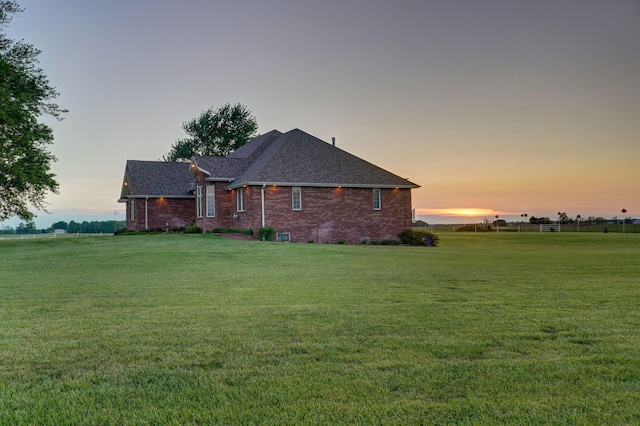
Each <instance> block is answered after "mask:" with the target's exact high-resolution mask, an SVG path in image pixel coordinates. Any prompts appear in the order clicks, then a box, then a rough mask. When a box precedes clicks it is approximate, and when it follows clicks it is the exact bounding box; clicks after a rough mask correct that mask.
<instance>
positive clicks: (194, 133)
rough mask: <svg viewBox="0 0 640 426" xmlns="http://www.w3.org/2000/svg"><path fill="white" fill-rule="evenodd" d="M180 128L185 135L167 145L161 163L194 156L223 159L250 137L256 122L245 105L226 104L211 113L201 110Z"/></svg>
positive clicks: (255, 127)
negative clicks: (198, 114) (167, 148)
mask: <svg viewBox="0 0 640 426" xmlns="http://www.w3.org/2000/svg"><path fill="white" fill-rule="evenodd" d="M182 128H183V129H184V131H185V132H186V133H187V135H189V136H188V137H187V138H184V139H178V140H177V141H176V142H175V143H174V144H173V145H171V151H169V153H167V154H166V155H165V156H164V157H163V159H164V161H180V160H190V159H191V157H193V156H194V155H208V156H214V157H223V156H225V155H227V154H230V153H231V152H233V151H235V150H236V149H238V148H239V147H241V146H242V145H244V144H245V143H247V142H248V141H249V140H250V139H251V138H253V137H254V136H255V135H256V131H257V130H258V122H257V121H256V118H255V117H254V116H253V114H252V113H251V111H249V109H248V108H247V107H246V106H244V105H241V104H235V105H231V104H228V103H227V104H225V105H223V106H222V107H221V108H219V109H217V110H215V111H214V110H213V108H210V109H208V110H206V111H203V112H202V114H200V116H199V117H197V118H194V119H193V120H189V121H186V122H184V123H182Z"/></svg>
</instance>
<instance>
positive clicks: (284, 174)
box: [230, 129, 419, 188]
mask: <svg viewBox="0 0 640 426" xmlns="http://www.w3.org/2000/svg"><path fill="white" fill-rule="evenodd" d="M259 183H267V184H280V185H282V184H285V185H301V186H364V187H403V188H417V187H419V186H418V185H416V184H414V183H412V182H410V181H408V180H406V179H404V178H402V177H400V176H397V175H395V174H393V173H391V172H389V171H387V170H384V169H382V168H380V167H378V166H375V165H373V164H371V163H369V162H367V161H365V160H363V159H361V158H359V157H356V156H355V155H352V154H349V153H348V152H346V151H343V150H341V149H340V148H337V147H335V146H333V145H331V144H328V143H326V142H324V141H322V140H320V139H318V138H316V137H315V136H312V135H310V134H308V133H305V132H303V131H302V130H299V129H294V130H291V131H289V132H287V133H284V134H281V135H279V136H278V137H277V138H275V139H273V140H272V141H270V143H269V144H268V146H267V147H265V149H264V151H263V152H262V153H261V155H259V156H258V157H257V158H256V160H255V161H254V162H252V163H251V164H250V165H249V167H248V168H247V169H246V170H245V172H244V173H243V174H242V175H240V176H238V178H237V179H236V180H235V182H234V183H233V184H232V185H230V187H238V186H241V185H246V184H259Z"/></svg>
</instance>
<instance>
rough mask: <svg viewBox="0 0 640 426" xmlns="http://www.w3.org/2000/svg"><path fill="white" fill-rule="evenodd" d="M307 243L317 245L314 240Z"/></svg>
mask: <svg viewBox="0 0 640 426" xmlns="http://www.w3.org/2000/svg"><path fill="white" fill-rule="evenodd" d="M307 243H309V244H315V241H313V240H309V241H307Z"/></svg>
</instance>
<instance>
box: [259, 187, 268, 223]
mask: <svg viewBox="0 0 640 426" xmlns="http://www.w3.org/2000/svg"><path fill="white" fill-rule="evenodd" d="M265 186H267V184H266V183H263V184H262V189H261V190H260V199H261V201H262V227H263V228H264V225H265V220H264V188H265Z"/></svg>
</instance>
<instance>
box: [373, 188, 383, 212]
mask: <svg viewBox="0 0 640 426" xmlns="http://www.w3.org/2000/svg"><path fill="white" fill-rule="evenodd" d="M381 208H382V200H381V198H380V188H373V209H374V210H380V209H381Z"/></svg>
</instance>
